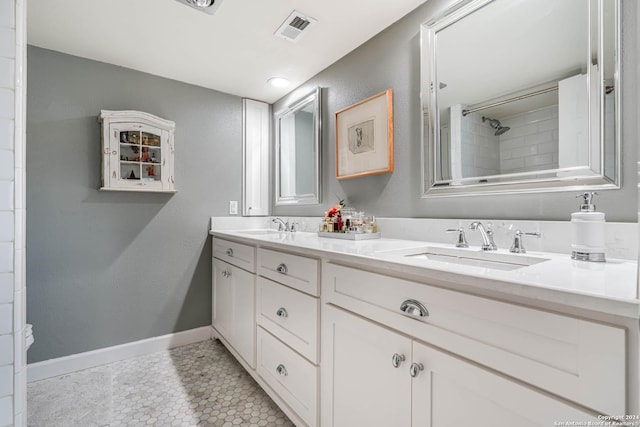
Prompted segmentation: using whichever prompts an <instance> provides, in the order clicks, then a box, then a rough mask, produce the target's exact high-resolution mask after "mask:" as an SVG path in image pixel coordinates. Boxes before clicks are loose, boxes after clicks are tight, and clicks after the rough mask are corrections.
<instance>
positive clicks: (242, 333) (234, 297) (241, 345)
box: [211, 259, 256, 369]
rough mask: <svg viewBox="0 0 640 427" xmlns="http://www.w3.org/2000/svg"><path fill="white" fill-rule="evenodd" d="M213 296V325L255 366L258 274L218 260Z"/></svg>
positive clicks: (214, 266) (216, 261)
mask: <svg viewBox="0 0 640 427" xmlns="http://www.w3.org/2000/svg"><path fill="white" fill-rule="evenodd" d="M212 296H213V302H212V307H213V311H212V319H211V320H212V324H213V327H214V328H215V329H216V330H217V331H218V333H219V334H220V335H222V337H223V338H224V339H225V340H226V341H227V342H228V343H229V344H230V345H231V346H232V347H233V348H234V350H235V351H236V352H238V354H240V356H241V357H242V358H243V359H244V360H245V362H247V364H249V366H251V367H252V368H254V369H255V366H256V317H255V276H254V275H253V274H251V273H249V272H247V271H245V270H242V269H241V268H237V267H234V266H233V265H231V264H227V263H226V262H223V261H220V260H218V259H214V260H213V292H212Z"/></svg>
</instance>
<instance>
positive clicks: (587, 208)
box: [571, 192, 605, 262]
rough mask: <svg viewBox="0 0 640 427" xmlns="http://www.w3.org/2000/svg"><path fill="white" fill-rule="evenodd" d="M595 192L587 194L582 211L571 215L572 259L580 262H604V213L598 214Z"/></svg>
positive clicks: (583, 196) (581, 206) (583, 195)
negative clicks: (594, 198)
mask: <svg viewBox="0 0 640 427" xmlns="http://www.w3.org/2000/svg"><path fill="white" fill-rule="evenodd" d="M596 194H597V193H595V192H585V193H583V194H580V195H578V196H576V197H582V198H583V201H582V204H581V205H580V211H579V212H574V213H572V214H571V228H572V233H573V240H572V242H573V243H572V244H571V258H572V259H575V260H579V261H592V262H604V261H605V258H604V226H605V220H604V212H596V206H595V205H594V204H593V196H595V195H596Z"/></svg>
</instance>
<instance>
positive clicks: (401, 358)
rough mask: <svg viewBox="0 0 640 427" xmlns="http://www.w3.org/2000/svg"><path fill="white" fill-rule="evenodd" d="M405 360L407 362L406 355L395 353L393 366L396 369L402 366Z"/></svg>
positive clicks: (392, 361)
mask: <svg viewBox="0 0 640 427" xmlns="http://www.w3.org/2000/svg"><path fill="white" fill-rule="evenodd" d="M404 360H405V357H404V354H398V353H393V356H391V364H392V365H393V367H394V368H397V367H399V366H400V364H401V363H402V362H404Z"/></svg>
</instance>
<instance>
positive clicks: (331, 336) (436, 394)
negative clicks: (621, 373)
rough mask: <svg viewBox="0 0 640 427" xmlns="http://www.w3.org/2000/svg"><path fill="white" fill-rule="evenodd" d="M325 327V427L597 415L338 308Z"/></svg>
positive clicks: (483, 426)
mask: <svg viewBox="0 0 640 427" xmlns="http://www.w3.org/2000/svg"><path fill="white" fill-rule="evenodd" d="M323 331H324V333H325V334H326V335H324V336H323V343H322V345H323V354H324V355H325V357H324V358H323V366H322V369H323V375H322V381H323V385H322V389H323V396H322V402H323V406H322V425H323V426H334V427H339V426H354V425H363V426H364V425H366V426H368V427H375V426H380V427H386V426H397V427H401V426H407V427H409V426H421V427H440V426H450V425H473V426H475V427H501V426H504V427H510V426H540V427H542V426H552V425H554V422H563V421H566V420H573V421H585V422H586V421H591V422H596V421H598V420H597V417H594V416H593V415H592V414H590V413H588V412H585V411H580V410H578V409H576V408H575V407H574V406H572V405H568V404H566V403H563V402H561V401H558V400H556V399H554V398H552V397H550V396H548V395H546V394H543V393H540V392H538V391H536V390H534V389H531V388H528V387H526V386H523V385H522V384H520V383H518V382H516V381H512V380H509V379H507V378H505V377H502V376H500V375H498V374H495V373H493V372H491V371H489V370H486V369H483V368H481V367H478V366H477V365H475V364H473V363H469V362H467V361H465V360H463V359H460V358H457V357H454V356H450V355H448V354H446V353H444V352H442V351H439V350H436V349H435V348H432V347H430V346H427V345H425V344H422V343H420V342H418V341H416V340H412V339H411V338H410V337H407V336H405V335H401V334H399V333H397V332H394V331H392V330H390V329H388V328H386V327H384V326H381V325H378V324H376V323H374V322H371V321H368V320H365V319H363V318H361V317H358V316H355V315H353V314H351V313H348V312H346V311H343V310H341V309H339V308H335V307H332V306H327V307H325V308H324V309H323ZM585 425H586V424H585Z"/></svg>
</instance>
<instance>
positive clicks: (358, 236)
mask: <svg viewBox="0 0 640 427" xmlns="http://www.w3.org/2000/svg"><path fill="white" fill-rule="evenodd" d="M318 237H329V238H332V239H342V240H372V239H379V238H380V233H329V232H326V231H318Z"/></svg>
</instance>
